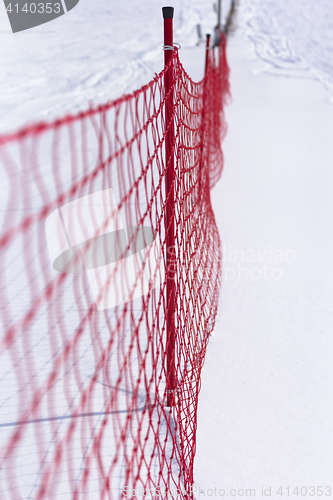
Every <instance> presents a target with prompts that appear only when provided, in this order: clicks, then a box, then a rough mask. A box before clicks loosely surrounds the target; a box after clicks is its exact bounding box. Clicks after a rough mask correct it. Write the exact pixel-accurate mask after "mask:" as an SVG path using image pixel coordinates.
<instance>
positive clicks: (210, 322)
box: [0, 39, 229, 500]
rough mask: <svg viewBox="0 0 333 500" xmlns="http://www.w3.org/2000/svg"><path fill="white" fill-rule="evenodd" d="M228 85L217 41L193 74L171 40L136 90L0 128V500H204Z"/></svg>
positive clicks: (218, 278)
mask: <svg viewBox="0 0 333 500" xmlns="http://www.w3.org/2000/svg"><path fill="white" fill-rule="evenodd" d="M167 77H168V78H169V80H171V82H172V85H171V89H172V91H171V92H168V93H167V94H166V92H165V85H164V82H165V78H167ZM228 92H229V89H228V67H227V63H226V59H225V40H224V39H222V42H221V46H220V47H219V48H218V51H217V53H216V54H215V60H213V57H212V54H211V51H209V60H208V66H207V72H206V76H205V78H204V79H203V80H202V81H201V82H199V83H195V82H193V81H192V80H191V79H190V78H189V76H188V75H187V73H186V72H185V70H184V68H183V66H182V65H181V63H180V60H179V56H178V51H177V50H175V51H174V56H173V58H172V60H171V62H170V64H169V65H168V66H167V67H166V68H165V70H163V71H162V72H161V73H160V74H159V75H157V76H156V78H155V79H154V80H153V81H151V82H150V83H149V84H148V85H146V86H144V87H143V88H141V89H140V90H138V91H136V92H134V93H133V94H131V95H126V96H123V97H121V98H120V99H119V100H117V101H113V102H111V103H107V104H106V105H103V106H99V107H98V108H96V109H93V108H91V109H89V110H88V111H86V112H84V113H80V114H78V115H76V116H66V117H64V118H63V119H60V120H57V121H55V122H53V123H41V124H38V125H34V126H30V127H27V128H25V129H23V130H21V131H19V132H17V133H14V134H9V135H5V136H1V137H0V163H1V171H0V175H1V212H0V213H1V223H2V234H1V239H0V255H1V259H0V276H1V305H0V310H1V320H2V337H1V356H0V377H1V396H0V397H1V400H0V428H1V433H0V446H1V456H0V463H1V472H0V497H1V499H3V500H7V499H8V500H13V499H15V500H18V499H26V500H28V499H44V498H47V499H53V498H54V499H58V498H59V499H62V500H65V499H68V500H69V499H87V500H88V499H89V500H91V499H97V498H99V499H103V498H107V499H118V498H122V497H124V498H137V497H139V496H141V497H143V496H145V498H175V497H177V498H193V494H192V493H191V486H192V484H193V461H194V455H195V447H196V425H197V424H196V411H197V402H198V393H199V388H200V373H201V369H202V366H203V362H204V356H205V351H206V346H207V342H208V338H209V334H210V332H211V330H212V329H213V327H214V321H215V316H216V311H217V303H218V294H219V287H220V273H221V244H220V238H219V234H218V230H217V227H216V223H215V219H214V214H213V211H212V207H211V202H210V189H211V187H212V186H213V185H214V184H215V183H216V182H217V180H218V179H219V177H220V175H221V171H222V166H223V157H222V150H221V141H222V138H223V135H224V133H225V122H224V117H223V105H224V102H225V100H226V98H227V95H228ZM167 106H169V109H171V111H172V112H171V115H170V116H169V118H168V121H166V114H165V109H166V108H167ZM170 107H171V108H170ZM170 120H171V121H170ZM170 123H171V124H172V125H170ZM170 131H172V142H171V146H172V151H171V154H170V155H169V157H168V158H167V159H166V158H165V155H166V150H165V149H166V148H165V139H166V136H167V135H168V134H169V135H170ZM171 157H172V163H174V170H173V171H172V172H170V171H169V170H170V169H169V167H170V165H171ZM168 175H169V178H168V179H169V180H168V181H166V178H167V176H168ZM170 183H171V184H170ZM171 231H172V239H173V241H174V245H172V248H170V247H169V248H168V247H167V242H168V241H172V240H170V238H168V237H169V236H170V234H171ZM168 280H172V286H170V282H169V286H168V285H167V284H168ZM168 290H172V293H169V292H168ZM168 317H169V319H170V318H171V321H172V324H173V325H174V331H173V332H170V331H168V325H170V322H169V323H168V321H167V318H168ZM170 356H171V357H170ZM171 381H173V386H172V384H171ZM171 386H172V387H173V390H172V394H171V395H170V387H171ZM168 387H169V389H168ZM168 391H169V393H168ZM168 397H169V399H170V397H171V400H172V404H171V405H170V404H169V405H168V404H167V403H168Z"/></svg>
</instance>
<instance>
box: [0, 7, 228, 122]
mask: <svg viewBox="0 0 333 500" xmlns="http://www.w3.org/2000/svg"><path fill="white" fill-rule="evenodd" d="M165 4H167V2H165V1H163V0H144V1H142V2H133V1H132V2H131V1H129V2H124V1H122V0H112V1H111V2H110V0H98V1H97V0H96V1H93V2H92V1H90V0H80V2H79V4H78V5H77V6H76V7H75V8H74V9H73V10H72V11H70V12H68V13H67V14H66V15H64V16H61V17H59V18H58V19H55V20H54V21H52V22H49V23H47V24H44V25H41V26H37V27H36V28H33V29H30V30H27V31H22V32H19V33H15V34H13V33H12V32H11V29H10V24H9V20H8V18H7V14H6V11H5V9H4V7H2V6H0V7H1V8H0V64H1V74H0V116H1V118H0V131H2V132H3V131H7V130H9V129H13V128H15V127H18V126H21V125H22V124H24V123H26V122H31V121H36V120H40V119H51V118H52V117H54V116H61V115H62V114H64V113H65V112H68V111H70V112H75V111H78V110H79V109H86V108H87V107H88V103H89V101H92V102H94V103H99V102H103V103H104V102H106V101H107V100H110V99H114V98H117V97H120V96H121V95H122V94H123V93H125V92H126V93H127V92H130V91H133V90H136V89H137V88H139V87H141V86H142V85H144V84H146V83H147V82H148V81H150V80H151V79H152V78H153V77H154V75H155V73H156V72H157V73H158V72H160V71H161V69H162V67H163V50H162V45H163V19H162V10H161V9H162V6H164V5H165ZM227 4H229V0H228V2H227ZM172 5H173V6H174V7H175V18H174V28H175V34H174V39H175V41H177V42H179V43H180V44H181V45H182V47H193V46H194V45H195V43H196V42H197V31H196V25H197V24H199V23H200V24H201V25H202V30H203V33H206V32H211V31H212V27H213V26H214V23H216V14H215V13H214V11H213V8H212V4H211V3H210V2H206V1H204V0H193V1H192V0H175V1H173V2H172Z"/></svg>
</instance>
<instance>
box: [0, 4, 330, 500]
mask: <svg viewBox="0 0 333 500" xmlns="http://www.w3.org/2000/svg"><path fill="white" fill-rule="evenodd" d="M164 4H165V2H162V1H161V0H158V1H156V0H154V1H153V0H144V1H142V2H141V3H134V2H123V1H120V0H112V2H110V0H99V1H94V2H92V1H90V2H89V1H88V0H81V1H80V2H79V4H78V6H77V7H76V8H75V9H73V10H72V11H71V12H70V13H68V14H66V16H63V17H61V18H59V19H57V20H55V21H53V22H52V23H50V24H47V25H44V26H41V27H37V28H34V29H32V30H29V31H27V32H22V33H17V34H15V35H13V34H12V33H11V31H10V26H9V21H8V19H7V17H6V13H5V10H4V9H3V8H0V62H1V69H2V71H1V74H0V115H1V119H0V130H1V131H7V130H10V129H13V128H17V127H19V126H21V125H23V124H25V123H27V122H32V121H34V122H35V121H37V120H39V119H51V118H53V117H54V116H61V115H63V113H65V112H68V111H71V112H75V111H77V110H79V109H85V108H86V107H87V105H88V101H89V100H92V101H93V102H94V103H97V102H105V101H106V100H108V99H113V98H116V97H119V96H120V95H121V94H122V93H123V92H129V91H132V90H134V89H136V88H138V87H140V86H141V85H143V84H145V83H146V82H147V81H148V80H150V79H151V77H152V76H153V75H154V73H155V72H158V71H160V69H162V65H163V54H162V50H161V45H162V44H163V40H162V16H161V7H162V6H163V5H164ZM172 4H173V5H174V6H175V37H174V38H175V41H177V42H180V43H181V45H182V49H181V53H180V55H181V59H182V61H183V63H184V66H185V68H186V69H188V72H189V73H190V75H191V76H193V78H194V79H196V80H198V79H200V78H201V77H202V74H203V56H204V48H203V47H202V46H201V47H195V43H196V41H197V37H196V31H195V26H196V24H197V23H201V24H202V27H203V29H202V31H203V34H204V33H205V32H206V31H211V29H212V26H213V25H214V23H215V14H214V13H213V11H212V5H211V2H207V1H206V0H194V1H190V0H175V1H173V2H172ZM237 19H238V25H239V27H238V31H237V33H236V35H234V36H232V37H231V38H230V39H229V44H228V58H229V64H230V66H231V91H232V96H233V102H232V104H231V105H230V106H229V107H228V108H227V110H226V118H227V122H228V134H227V137H226V140H225V144H224V151H225V170H224V173H223V176H222V180H221V181H220V183H219V184H218V185H217V186H216V187H215V189H214V190H213V192H212V198H213V204H214V208H215V213H216V217H217V222H218V225H219V228H220V232H221V237H222V241H223V247H224V263H223V287H222V293H221V299H220V312H219V319H218V324H217V327H216V329H215V332H214V334H213V335H212V338H211V341H210V344H209V348H208V352H207V360H206V364H205V367H204V370H203V378H202V390H201V393H200V397H199V415H198V439H197V454H196V462H195V480H196V483H195V484H196V488H197V492H196V498H203V497H204V496H203V495H204V493H205V497H207V496H208V495H210V492H208V490H210V489H212V491H213V492H214V488H215V487H216V488H217V490H216V491H217V492H218V491H219V490H220V489H222V488H223V489H224V490H225V496H227V495H229V496H234V498H240V497H241V496H242V494H241V492H239V491H238V492H237V490H239V489H242V488H243V489H244V490H246V489H250V488H254V489H255V491H256V496H257V497H259V496H263V495H262V487H264V489H265V490H266V493H268V488H270V487H271V488H272V489H271V498H281V496H279V495H278V494H277V490H278V488H279V487H280V486H282V487H283V488H284V497H286V496H287V494H286V491H287V490H286V487H287V486H289V487H290V497H294V498H296V495H292V491H293V490H294V488H295V487H296V486H299V488H300V487H302V486H305V487H307V488H308V490H307V493H308V495H310V494H311V492H312V491H313V490H310V486H314V487H315V488H317V487H318V486H323V487H325V486H328V485H332V462H333V449H332V448H333V434H332V425H331V422H332V417H333V414H332V413H333V412H332V403H331V400H332V379H333V378H332V375H333V373H332V361H331V360H332V351H333V345H332V335H331V332H332V323H333V309H332V298H333V285H332V281H331V277H332V271H333V265H332V258H331V256H332V251H333V236H332V229H331V228H332V220H333V217H332V216H333V206H332V202H331V199H332V194H331V193H332V182H333V169H332V165H333V162H332V160H333V107H332V106H331V104H330V103H329V101H328V99H329V96H330V93H329V92H328V91H327V90H325V88H324V86H323V85H321V84H320V83H319V81H318V78H319V79H320V80H321V81H322V82H324V83H325V85H326V86H327V87H328V88H329V89H331V88H332V87H331V84H332V78H333V71H332V65H331V61H332V59H331V54H332V37H331V30H332V4H331V1H330V0H321V2H317V3H315V2H310V1H309V0H297V1H296V0H295V1H294V2H291V3H290V2H286V1H283V2H282V1H281V2H276V1H275V2H274V1H273V0H266V1H265V2H264V1H263V0H244V1H243V2H241V5H240V8H239V15H238V18H237ZM243 260H244V261H243ZM273 269H275V270H274V271H273ZM258 273H259V274H258ZM258 276H259V277H258ZM87 371H89V370H88V369H87ZM199 486H200V487H201V488H202V489H203V492H201V493H200V494H199V491H198V489H199ZM233 488H234V489H236V495H234V494H233V493H231V489H233ZM318 491H319V490H315V495H314V496H312V497H313V498H317V497H319V496H320V491H319V492H318ZM324 492H325V490H324ZM327 492H328V490H326V493H327ZM211 496H214V494H213V495H211ZM243 496H245V494H244V495H243ZM264 496H267V494H266V495H264ZM324 496H325V495H324ZM326 496H327V495H326Z"/></svg>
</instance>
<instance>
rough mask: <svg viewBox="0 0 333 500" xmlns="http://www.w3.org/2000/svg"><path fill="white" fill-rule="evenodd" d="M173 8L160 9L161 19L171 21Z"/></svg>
mask: <svg viewBox="0 0 333 500" xmlns="http://www.w3.org/2000/svg"><path fill="white" fill-rule="evenodd" d="M174 10H175V9H174V8H173V7H162V12H163V19H173V11H174Z"/></svg>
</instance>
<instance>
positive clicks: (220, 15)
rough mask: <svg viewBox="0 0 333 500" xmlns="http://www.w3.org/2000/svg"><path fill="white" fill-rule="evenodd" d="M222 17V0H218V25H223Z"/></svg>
mask: <svg viewBox="0 0 333 500" xmlns="http://www.w3.org/2000/svg"><path fill="white" fill-rule="evenodd" d="M221 17H222V0H218V7H217V26H218V27H220V26H221Z"/></svg>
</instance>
